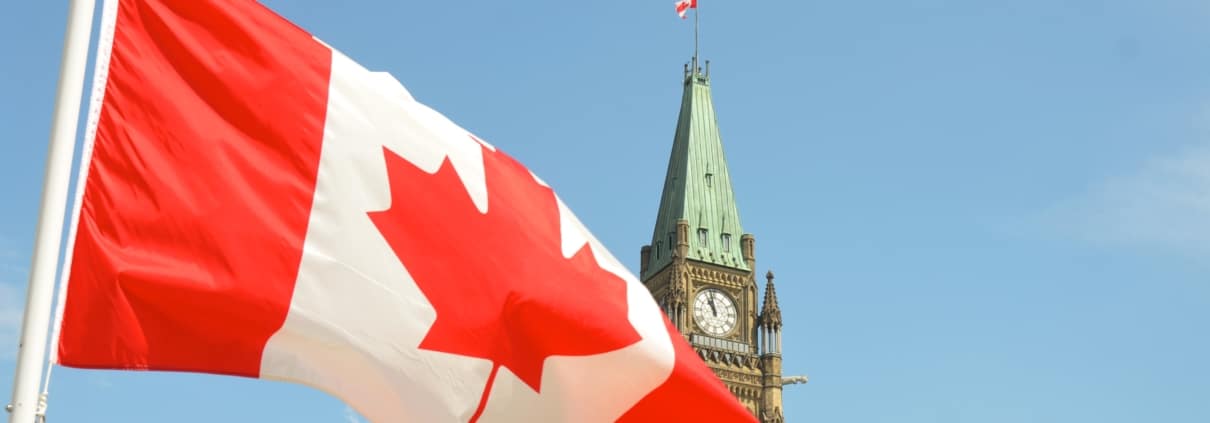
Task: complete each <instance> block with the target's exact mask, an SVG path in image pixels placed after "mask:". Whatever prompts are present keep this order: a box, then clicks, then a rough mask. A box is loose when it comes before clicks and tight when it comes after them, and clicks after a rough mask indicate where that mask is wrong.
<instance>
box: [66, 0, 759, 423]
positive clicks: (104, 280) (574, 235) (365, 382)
mask: <svg viewBox="0 0 1210 423" xmlns="http://www.w3.org/2000/svg"><path fill="white" fill-rule="evenodd" d="M104 7H105V10H104V12H103V16H102V25H103V26H102V30H101V39H100V42H99V47H98V54H97V66H96V72H95V74H96V82H95V83H94V85H95V87H94V94H93V95H94V98H93V102H92V107H91V110H90V123H89V125H90V126H89V128H88V131H87V135H86V150H85V158H84V161H83V165H82V176H83V179H82V182H81V183H80V192H79V193H78V194H77V195H78V197H77V200H78V201H77V210H76V211H75V213H76V214H75V216H74V218H73V225H72V229H71V230H72V235H71V239H70V244H69V249H70V250H69V253H68V260H69V264H68V268H69V271H70V274H69V275H70V276H69V277H68V284H67V287H66V297H65V298H64V299H62V301H61V303H62V305H63V308H62V309H61V314H60V322H61V323H60V326H59V333H58V334H57V336H58V342H57V348H58V350H57V361H58V362H59V363H60V364H62V365H66V366H72V367H81V368H105V369H138V370H172V371H186V372H202V373H215V374H227V375H236V376H245V377H253V378H265V379H275V380H283V381H290V382H296V383H301V384H305V385H309V386H312V387H315V388H318V389H322V390H323V391H326V392H329V393H331V394H333V395H336V396H338V397H340V398H341V399H342V400H344V401H345V402H347V403H349V404H350V405H351V406H352V407H354V408H355V409H357V410H358V411H359V412H360V413H361V414H363V415H364V416H366V417H367V418H369V419H370V420H371V421H374V422H465V421H482V422H488V421H573V422H599V421H615V420H623V421H672V420H685V421H754V418H753V416H752V415H751V414H749V412H748V411H747V410H746V409H745V408H744V407H743V406H742V405H740V404H739V403H738V401H736V400H735V398H734V397H733V396H732V395H731V393H730V392H728V390H727V389H726V388H725V387H724V386H723V384H722V383H721V382H720V381H718V380H717V378H715V376H714V375H713V373H712V372H711V371H710V370H709V369H708V368H707V367H706V366H705V365H704V363H703V362H702V361H701V360H700V359H699V358H698V357H697V355H696V354H695V353H694V352H693V350H692V349H691V348H690V347H689V345H688V344H687V343H686V342H685V340H684V339H683V338H682V337H681V336H680V335H679V334H678V333H677V332H676V331H675V329H673V328H672V327H670V326H669V325H668V323H667V320H666V319H665V318H664V316H663V314H662V313H661V312H660V309H659V308H658V307H657V305H656V304H655V302H654V301H653V300H652V298H651V296H650V294H649V293H648V292H647V291H646V289H645V288H644V287H643V286H642V284H641V283H639V282H638V281H637V280H636V278H635V277H634V276H633V275H631V274H630V273H629V271H627V270H626V268H625V267H624V266H622V265H621V264H620V263H619V262H618V261H617V260H616V259H615V258H614V257H613V256H612V255H611V254H610V253H609V252H608V251H606V249H605V248H604V247H602V246H601V244H600V243H599V242H598V241H597V240H596V239H595V238H594V237H593V236H592V234H591V233H589V231H588V230H587V229H585V228H584V226H583V225H582V224H581V223H580V222H579V221H578V220H577V219H576V217H575V216H574V215H573V214H572V213H571V211H569V210H568V209H567V207H565V206H564V204H563V203H562V202H561V201H560V200H559V199H558V197H557V196H556V195H555V194H554V192H553V191H552V190H551V189H550V188H549V187H548V186H547V185H545V184H544V183H543V182H542V181H541V180H539V179H538V178H537V177H536V176H534V175H533V174H531V173H530V172H529V171H528V170H527V169H526V168H525V167H524V166H523V165H521V164H520V163H518V162H517V161H515V160H513V159H512V158H510V157H509V156H507V155H506V154H504V153H503V152H502V151H501V150H500V149H497V148H495V147H493V146H492V145H489V144H487V143H486V142H483V141H481V140H479V139H478V138H476V137H475V136H473V135H471V134H469V133H467V131H465V130H463V129H462V128H460V127H459V126H458V125H457V124H455V123H453V122H451V121H450V120H448V119H446V118H445V117H444V116H442V115H441V114H439V113H437V112H436V111H434V110H432V109H430V108H428V107H427V106H425V105H424V104H422V103H420V102H418V101H416V100H415V99H414V98H412V96H411V95H410V94H409V93H408V91H407V90H406V89H405V88H404V87H403V86H402V85H401V84H399V83H398V82H397V81H396V80H395V79H394V78H392V77H391V76H390V75H387V74H385V73H377V72H371V71H368V70H366V69H364V68H363V67H361V66H359V65H358V64H357V63H355V62H354V61H352V60H350V59H349V58H348V57H345V56H343V55H342V54H341V53H339V52H338V51H335V50H333V49H332V48H330V47H328V46H327V45H325V44H323V43H322V42H319V41H317V40H316V39H315V38H313V37H312V36H311V35H309V34H308V33H306V32H304V31H303V30H302V29H300V28H298V27H296V26H294V25H293V24H291V23H290V22H288V21H286V20H284V19H282V18H281V17H279V16H277V15H275V14H274V13H272V12H271V11H269V10H267V9H265V8H264V7H263V6H261V5H258V4H256V3H254V2H251V1H229V0H188V1H167V0H164V1H156V0H110V1H107V2H106V4H105V6H104ZM569 160H575V159H574V158H571V159H569Z"/></svg>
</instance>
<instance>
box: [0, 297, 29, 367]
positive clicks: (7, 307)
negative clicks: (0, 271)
mask: <svg viewBox="0 0 1210 423" xmlns="http://www.w3.org/2000/svg"><path fill="white" fill-rule="evenodd" d="M21 291H22V290H21V289H19V288H18V285H15V284H13V283H9V282H7V281H5V280H0V360H5V359H10V358H13V357H14V356H15V355H16V351H17V350H16V348H17V334H18V333H19V330H18V329H19V328H20V327H21V311H22V303H23V302H24V301H23V300H24V299H25V296H24V295H22V292H21Z"/></svg>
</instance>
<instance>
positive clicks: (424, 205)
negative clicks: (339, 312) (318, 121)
mask: <svg viewBox="0 0 1210 423" xmlns="http://www.w3.org/2000/svg"><path fill="white" fill-rule="evenodd" d="M472 138H473V137H472ZM481 150H482V151H483V167H484V173H485V179H486V184H487V193H488V201H487V213H480V212H479V210H478V209H476V207H475V204H474V203H473V202H472V201H471V198H470V194H469V193H468V192H467V190H466V188H465V187H464V186H463V184H462V182H461V180H460V179H459V178H458V175H457V171H456V170H455V169H454V168H453V166H452V165H451V164H450V161H449V159H448V158H447V159H445V160H444V161H443V162H442V164H441V167H440V168H439V169H438V170H437V173H436V174H429V173H426V172H425V171H423V170H422V169H419V168H417V167H416V166H414V165H412V164H411V163H410V162H408V161H407V160H405V159H403V158H401V157H399V156H398V155H396V154H395V153H393V152H391V151H389V150H386V149H385V148H384V149H383V151H384V154H385V156H386V166H387V174H388V181H389V183H390V187H391V188H390V189H391V207H390V208H389V209H388V210H385V211H381V212H371V213H369V215H370V219H371V220H372V221H373V222H374V225H375V226H377V227H378V231H379V232H381V233H382V235H383V237H384V238H386V241H387V243H388V244H389V245H390V246H391V249H392V250H394V252H395V254H396V255H397V256H398V257H399V259H400V260H401V262H402V263H403V265H404V267H406V268H407V270H408V273H409V274H411V275H412V278H413V279H415V281H416V284H417V285H418V286H419V287H420V290H421V292H423V293H424V296H425V297H426V298H427V299H428V300H429V302H430V303H432V305H433V308H434V309H436V312H437V319H436V321H435V322H434V323H433V326H432V327H431V328H430V329H429V331H428V333H427V334H426V335H425V337H424V340H422V341H421V342H420V345H419V348H422V349H426V350H431V351H442V352H447V353H451V354H458V355H464V356H470V357H478V358H484V359H488V360H491V361H492V363H493V366H492V371H491V374H490V376H489V377H488V380H487V386H485V387H484V392H483V395H482V397H481V398H480V402H479V409H478V411H476V413H475V417H474V418H472V421H474V420H476V419H477V418H478V416H479V414H481V413H482V411H483V408H484V406H485V405H486V400H487V395H488V393H489V392H490V391H491V385H492V382H493V381H494V379H495V376H496V372H497V370H498V369H499V367H500V366H504V367H507V368H508V369H509V370H510V371H512V372H513V374H515V375H517V377H518V378H520V379H521V381H523V382H524V383H525V384H526V385H528V386H529V387H530V388H532V389H533V390H534V391H535V392H540V391H541V386H540V385H541V381H542V364H543V362H544V361H545V360H546V358H547V357H549V356H552V355H563V356H582V355H592V354H600V353H605V352H609V351H613V350H617V349H620V348H623V347H625V346H628V345H630V344H633V343H635V342H637V341H639V339H640V336H639V334H638V332H636V331H635V330H634V327H633V326H631V324H630V321H629V319H628V317H627V316H628V314H627V302H626V283H625V281H623V280H622V279H621V278H619V277H617V276H616V275H614V274H612V273H609V272H607V271H605V270H603V269H601V267H600V266H598V265H597V263H596V260H595V259H594V257H593V254H592V250H591V249H590V248H588V245H587V244H585V245H584V246H583V247H581V248H580V250H579V251H577V252H576V254H575V255H573V256H572V257H571V258H570V259H568V258H564V257H563V253H562V237H561V234H560V228H559V211H558V206H557V203H556V200H555V195H554V192H553V191H552V190H551V189H550V188H548V187H545V186H542V185H540V184H538V183H537V181H535V180H534V178H533V177H532V176H531V174H530V173H529V171H528V170H527V169H526V168H525V167H523V166H522V165H521V164H520V163H518V162H516V161H515V160H513V159H512V158H510V157H508V156H507V155H505V154H503V153H500V152H496V151H492V150H490V149H487V148H484V147H482V146H481Z"/></svg>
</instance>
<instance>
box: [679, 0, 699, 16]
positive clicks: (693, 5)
mask: <svg viewBox="0 0 1210 423" xmlns="http://www.w3.org/2000/svg"><path fill="white" fill-rule="evenodd" d="M689 9H697V0H680V1H678V2H676V14H677V15H680V16H681V19H685V14H686V13H688V12H689Z"/></svg>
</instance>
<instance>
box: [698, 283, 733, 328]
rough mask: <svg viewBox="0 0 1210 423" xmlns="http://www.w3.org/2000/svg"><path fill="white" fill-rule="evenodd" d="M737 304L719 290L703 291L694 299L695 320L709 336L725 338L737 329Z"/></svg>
mask: <svg viewBox="0 0 1210 423" xmlns="http://www.w3.org/2000/svg"><path fill="white" fill-rule="evenodd" d="M735 318H736V313H735V302H734V301H731V297H728V296H727V294H724V293H723V292H722V291H719V290H717V289H703V290H701V291H698V292H697V296H696V297H695V298H694V299H693V320H694V321H696V322H697V326H698V327H699V328H701V329H702V331H704V332H706V334H708V335H714V336H723V335H726V334H727V333H728V332H731V329H734V328H735Z"/></svg>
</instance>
